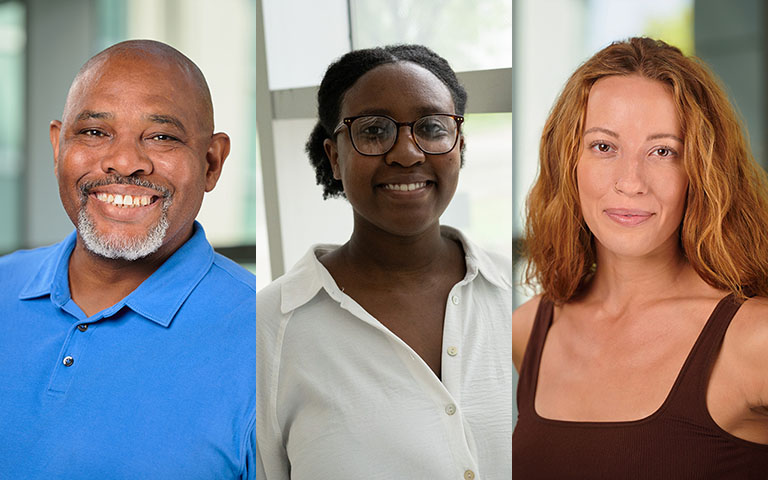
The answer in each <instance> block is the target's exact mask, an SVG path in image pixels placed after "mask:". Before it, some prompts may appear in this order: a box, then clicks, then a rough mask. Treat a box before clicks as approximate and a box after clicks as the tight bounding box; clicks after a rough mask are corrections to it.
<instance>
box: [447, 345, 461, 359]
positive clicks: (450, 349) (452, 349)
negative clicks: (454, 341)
mask: <svg viewBox="0 0 768 480" xmlns="http://www.w3.org/2000/svg"><path fill="white" fill-rule="evenodd" d="M447 352H448V355H450V356H452V357H455V356H456V354H457V353H459V349H458V348H456V347H454V346H453V345H451V346H450V347H448V350H447Z"/></svg>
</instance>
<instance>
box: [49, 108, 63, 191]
mask: <svg viewBox="0 0 768 480" xmlns="http://www.w3.org/2000/svg"><path fill="white" fill-rule="evenodd" d="M48 135H50V137H51V146H52V147H53V174H54V175H56V176H57V177H58V176H59V135H61V121H59V120H52V121H51V125H50V126H49V127H48Z"/></svg>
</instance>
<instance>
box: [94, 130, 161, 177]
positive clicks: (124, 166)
mask: <svg viewBox="0 0 768 480" xmlns="http://www.w3.org/2000/svg"><path fill="white" fill-rule="evenodd" d="M101 169H102V170H103V171H104V172H105V173H110V174H119V175H121V176H124V177H129V176H131V175H149V174H150V173H152V170H153V164H152V160H151V159H150V157H149V155H147V152H146V151H144V149H143V148H142V145H141V141H140V140H134V139H131V138H123V139H118V140H117V141H116V142H114V144H113V146H112V148H110V149H109V150H108V151H107V154H106V155H105V156H104V157H103V158H102V159H101Z"/></svg>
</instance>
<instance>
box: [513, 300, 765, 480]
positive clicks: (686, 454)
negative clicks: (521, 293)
mask: <svg viewBox="0 0 768 480" xmlns="http://www.w3.org/2000/svg"><path fill="white" fill-rule="evenodd" d="M740 306H741V303H740V302H738V301H736V300H735V299H734V298H733V297H732V296H727V297H725V298H723V299H722V300H721V301H720V302H719V303H718V304H717V307H715V310H714V311H713V312H712V314H711V315H710V317H709V320H707V323H706V325H705V326H704V329H703V330H702V331H701V333H700V334H699V337H698V339H697V340H696V343H695V344H694V346H693V348H692V349H691V351H690V353H689V354H688V357H687V358H686V360H685V363H684V364H683V368H682V369H681V370H680V373H679V374H678V376H677V379H676V380H675V383H674V385H673V386H672V389H671V391H670V392H669V395H668V396H667V398H666V399H665V400H664V403H663V404H662V405H661V407H659V409H658V410H657V411H656V412H654V413H653V414H651V415H650V416H648V417H646V418H643V419H640V420H634V421H624V422H572V421H563V420H550V419H545V418H542V417H540V416H538V415H537V414H536V411H535V409H534V399H535V395H536V383H537V379H538V374H539V363H540V361H541V352H542V349H543V348H544V341H545V339H546V336H547V332H548V330H549V327H550V325H551V324H552V315H553V311H554V307H553V304H552V302H551V301H548V300H545V299H542V300H541V303H540V304H539V309H538V311H537V312H536V318H535V320H534V323H533V329H532V330H531V336H530V339H529V341H528V347H527V348H526V352H525V357H524V358H523V363H522V367H521V371H520V382H519V384H518V388H517V403H518V411H519V415H518V420H517V426H516V427H515V431H514V434H513V435H512V474H513V478H514V480H529V479H548V480H560V479H610V480H618V479H633V480H634V479H638V480H639V479H653V480H667V479H670V480H688V479H702V480H709V479H712V480H729V479H734V480H736V479H738V480H751V479H759V480H767V479H768V445H760V444H757V443H753V442H748V441H746V440H742V439H739V438H736V437H734V436H733V435H730V434H728V433H727V432H725V431H724V430H723V429H721V428H720V427H719V426H718V425H717V424H716V423H715V421H714V420H713V419H712V417H711V416H710V415H709V411H708V410H707V404H706V398H707V384H708V383H709V375H710V373H711V371H712V366H713V364H714V361H715V359H716V358H717V354H718V352H719V350H720V345H721V343H722V341H723V337H724V335H725V331H726V330H727V328H728V325H729V324H730V322H731V319H732V318H733V316H734V314H735V313H736V311H737V310H738V309H739V307H740Z"/></svg>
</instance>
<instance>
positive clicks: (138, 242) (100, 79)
mask: <svg viewBox="0 0 768 480" xmlns="http://www.w3.org/2000/svg"><path fill="white" fill-rule="evenodd" d="M199 91H200V90H199V87H198V86H197V85H195V83H194V81H193V80H192V78H191V76H190V74H188V73H186V72H185V71H183V70H182V69H181V68H180V67H179V66H178V65H177V64H175V63H174V62H169V61H161V60H158V59H157V58H153V57H151V56H143V57H139V56H135V55H134V56H123V57H114V56H113V57H108V58H107V59H106V60H105V61H103V62H101V63H100V64H97V65H95V66H93V67H91V69H90V70H89V71H88V72H87V73H85V74H84V75H83V76H82V77H81V78H80V79H79V81H78V82H77V83H76V85H75V86H74V87H73V90H72V91H71V92H70V96H69V99H68V102H67V106H66V108H65V111H64V118H63V119H62V121H61V122H52V123H51V132H50V133H51V143H52V145H53V151H54V161H55V170H56V177H57V179H58V184H59V194H60V196H61V200H62V203H63V205H64V209H65V210H66V212H67V214H68V215H69V218H70V219H71V220H72V222H73V223H75V225H77V227H78V234H79V239H78V240H79V242H78V243H79V245H78V246H80V247H82V246H84V247H85V248H86V249H87V250H89V251H90V252H91V253H95V254H97V255H100V256H102V257H106V258H117V259H124V260H136V259H137V258H143V257H146V256H149V255H152V254H153V253H155V252H158V255H159V256H160V258H164V257H165V256H167V255H170V254H171V253H172V252H173V251H175V250H176V249H177V248H178V247H180V246H181V245H182V244H183V243H184V242H185V241H186V240H187V239H188V238H189V237H190V235H191V233H192V224H193V221H194V219H195V217H196V216H197V212H198V211H199V209H200V205H201V203H202V199H203V194H204V192H207V191H210V190H211V189H213V187H214V186H215V184H216V181H217V180H218V177H219V174H220V172H221V165H222V163H223V161H224V159H225V158H226V156H227V154H228V152H229V139H228V138H227V137H226V135H225V134H216V135H212V131H211V130H212V126H211V124H212V121H211V119H210V116H211V114H210V111H209V110H208V108H206V104H205V103H204V102H203V100H202V96H201V95H199V94H198V92H199Z"/></svg>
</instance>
